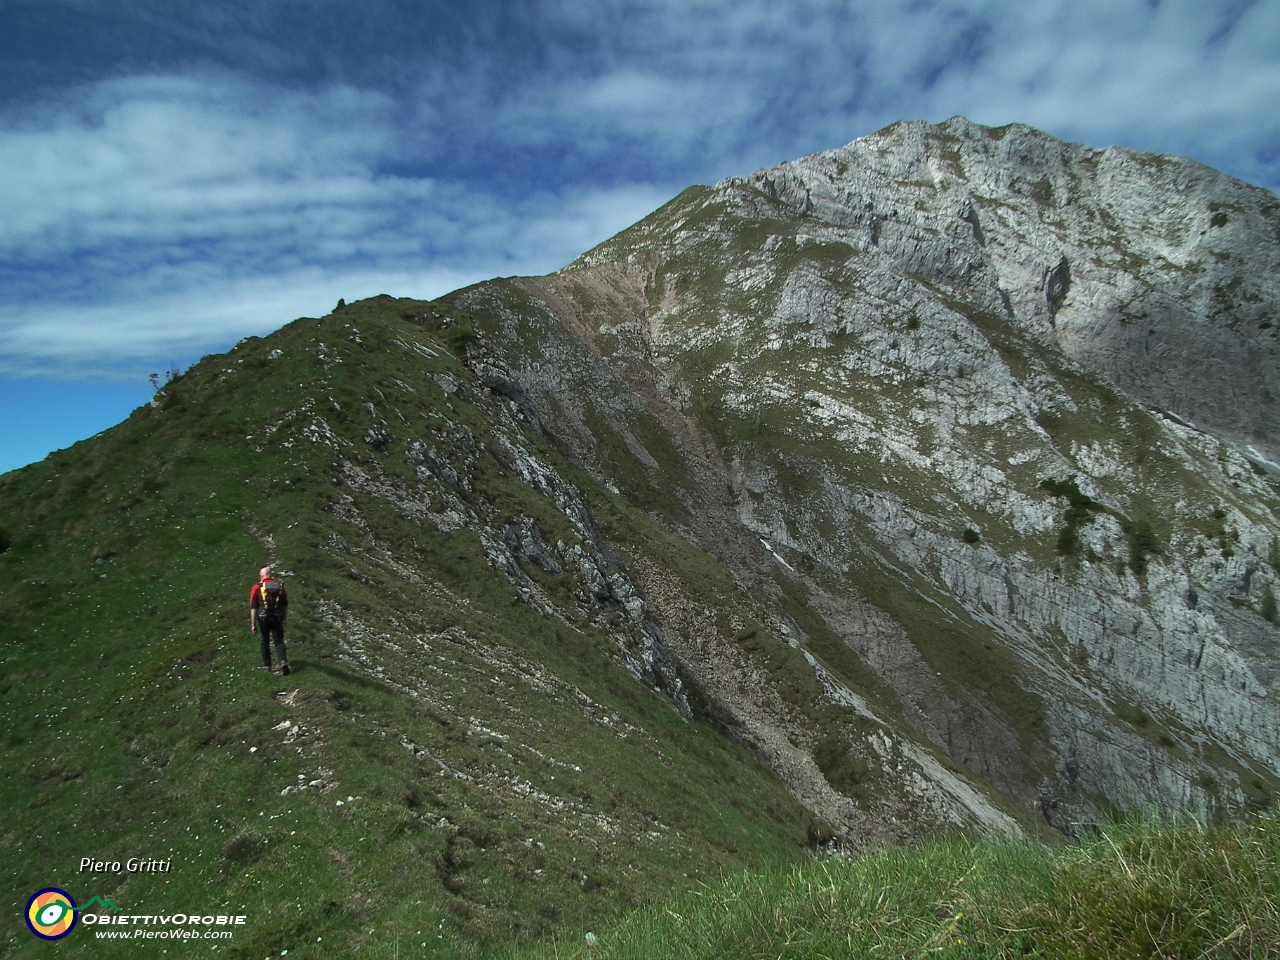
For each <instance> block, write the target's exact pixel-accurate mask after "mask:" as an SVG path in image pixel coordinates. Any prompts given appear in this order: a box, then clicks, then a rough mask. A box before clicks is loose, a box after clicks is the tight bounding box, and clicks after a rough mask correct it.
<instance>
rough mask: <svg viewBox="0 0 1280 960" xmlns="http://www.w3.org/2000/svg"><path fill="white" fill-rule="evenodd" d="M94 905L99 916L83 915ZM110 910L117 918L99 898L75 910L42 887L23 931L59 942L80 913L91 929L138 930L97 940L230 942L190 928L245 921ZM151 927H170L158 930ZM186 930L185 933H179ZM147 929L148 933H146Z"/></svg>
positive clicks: (221, 934) (65, 897) (218, 933)
mask: <svg viewBox="0 0 1280 960" xmlns="http://www.w3.org/2000/svg"><path fill="white" fill-rule="evenodd" d="M95 904H96V905H98V906H99V907H101V909H102V910H103V911H104V912H103V913H86V912H85V911H87V910H89V908H91V907H93V906H94V905H95ZM108 910H114V911H115V912H116V913H117V914H120V908H119V907H117V906H116V905H115V904H114V903H112V902H111V901H110V900H107V899H104V898H103V897H90V898H89V900H88V902H87V903H85V905H84V906H83V907H80V906H77V905H76V901H75V899H74V898H73V897H72V896H71V894H69V893H67V891H65V890H62V889H59V888H58V887H45V888H44V889H43V890H37V891H36V892H35V893H33V894H32V895H31V899H30V900H28V901H27V913H26V920H27V927H28V929H30V930H31V932H32V933H33V934H35V935H36V936H37V937H39V938H40V939H41V940H61V939H62V938H63V937H65V936H66V935H67V934H69V933H70V932H71V931H72V930H74V929H75V928H76V925H77V921H79V919H80V914H81V913H84V922H85V923H86V924H91V925H94V926H106V927H117V926H122V927H138V928H140V929H129V930H115V929H111V930H108V931H99V932H98V934H97V935H98V937H99V938H103V937H107V938H110V939H126V938H145V939H148V940H150V939H153V938H157V939H164V938H168V939H175V940H177V939H181V940H190V939H194V938H197V937H199V938H202V939H206V940H208V939H213V940H217V939H223V940H225V939H230V938H231V937H232V936H233V933H232V931H231V930H226V929H222V930H218V929H214V930H207V929H206V930H199V929H191V928H192V927H223V928H225V927H235V926H240V925H242V924H243V923H244V922H245V921H246V920H247V919H248V917H245V916H231V915H224V914H209V915H203V914H200V913H171V914H138V915H136V916H135V915H126V914H121V915H120V916H115V917H113V916H111V915H110V914H109V913H106V912H105V911H108ZM155 927H170V928H174V929H160V930H156V929H154V928H155ZM183 927H186V928H187V929H181V928H183ZM148 928H150V929H148Z"/></svg>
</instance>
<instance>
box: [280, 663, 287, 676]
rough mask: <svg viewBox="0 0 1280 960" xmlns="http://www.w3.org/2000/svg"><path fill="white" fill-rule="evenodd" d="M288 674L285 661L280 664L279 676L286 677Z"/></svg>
mask: <svg viewBox="0 0 1280 960" xmlns="http://www.w3.org/2000/svg"><path fill="white" fill-rule="evenodd" d="M288 675H289V665H288V664H287V663H282V664H280V676H282V677H287V676H288Z"/></svg>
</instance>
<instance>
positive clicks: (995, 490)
mask: <svg viewBox="0 0 1280 960" xmlns="http://www.w3.org/2000/svg"><path fill="white" fill-rule="evenodd" d="M1278 259H1280V203H1278V202H1277V200H1276V198H1275V197H1274V196H1273V195H1272V194H1270V193H1268V192H1266V191H1263V190H1259V189H1257V188H1254V187H1250V186H1248V185H1246V184H1243V183H1240V182H1238V181H1235V180H1232V179H1231V178H1229V177H1226V176H1224V175H1222V174H1219V173H1216V172H1214V171H1212V170H1208V169H1206V168H1204V167H1202V166H1200V165H1198V164H1195V163H1193V162H1191V161H1186V160H1181V159H1177V158H1170V157H1157V156H1150V155H1143V154H1134V153H1130V152H1128V151H1124V150H1120V149H1117V148H1112V149H1108V150H1105V151H1101V152H1099V151H1094V150H1090V149H1089V148H1086V147H1082V146H1079V145H1072V144H1064V143H1060V142H1058V141H1056V140H1054V139H1052V138H1050V137H1048V136H1046V135H1044V134H1041V133H1039V132H1037V131H1034V130H1031V129H1029V128H1026V127H1020V126H1012V127H1006V128H1001V129H998V130H990V129H986V128H983V127H979V126H977V125H974V124H972V123H969V122H967V121H964V120H960V119H956V120H952V121H949V122H947V123H945V124H942V125H940V126H936V127H935V126H930V125H927V124H923V123H901V124H896V125H894V126H892V127H889V128H887V129H886V130H883V131H881V132H880V133H878V134H875V135H873V136H870V137H867V138H865V139H862V140H858V141H855V142H854V143H852V144H850V145H848V146H847V147H843V148H841V149H838V150H833V151H830V152H828V153H824V154H819V155H816V156H812V157H807V158H805V159H803V160H800V161H797V162H795V163H790V164H783V165H781V166H779V167H776V168H773V169H769V170H763V171H760V172H758V173H756V174H754V175H752V176H750V177H747V178H745V179H734V180H728V181H725V182H723V183H721V184H718V185H717V186H715V187H714V188H693V189H691V190H689V191H686V193H684V194H682V195H681V196H680V197H679V198H677V199H676V200H674V201H673V202H672V203H670V204H669V205H668V206H666V207H664V208H663V209H662V210H660V211H658V212H657V213H656V214H654V215H653V216H651V217H650V218H648V219H647V220H645V221H643V222H642V223H640V224H638V225H637V226H635V227H633V228H631V229H630V230H628V231H626V232H624V233H623V234H620V235H619V236H618V237H616V238H614V239H613V240H610V241H609V242H607V243H605V244H603V245H602V246H601V247H598V248H596V249H595V250H593V251H591V252H589V253H587V254H585V255H584V256H583V257H582V258H580V259H579V260H578V261H577V262H575V263H574V264H572V265H571V266H570V267H568V268H566V269H565V270H563V271H561V272H560V273H559V274H557V275H554V276H551V277H546V278H534V279H523V280H516V281H514V282H502V283H495V284H487V285H481V286H479V287H476V288H471V289H469V290H467V291H463V292H460V293H459V294H456V295H454V296H453V297H452V298H451V301H452V302H454V303H456V304H457V305H458V306H460V307H461V308H463V309H466V310H468V311H471V312H472V313H474V315H475V316H476V318H477V321H478V329H480V330H482V331H483V332H484V337H485V339H484V345H485V346H484V349H485V350H487V351H489V352H491V353H492V354H494V355H496V356H500V357H502V358H503V360H504V362H505V363H506V364H507V366H508V371H507V376H508V378H509V380H510V382H511V383H512V384H515V385H518V389H519V390H520V391H522V393H521V396H522V397H523V398H524V402H526V403H528V404H530V405H531V406H532V407H533V408H535V409H536V410H537V411H538V415H539V416H540V417H541V422H542V425H543V427H544V429H545V431H546V432H547V434H548V436H551V437H552V438H553V439H554V440H555V441H556V442H557V443H558V444H559V445H560V448H561V449H562V450H563V451H564V452H565V453H567V454H568V455H569V456H571V457H572V458H573V459H574V460H575V461H576V462H579V463H581V464H583V465H584V466H585V467H586V468H587V469H588V470H589V471H590V472H592V473H593V474H594V475H596V476H597V477H598V478H600V479H601V480H602V481H603V482H606V483H608V484H610V485H612V486H613V487H615V488H616V489H618V490H619V491H621V492H622V493H623V494H624V495H625V496H627V497H628V498H629V499H631V500H632V502H635V503H638V504H640V505H642V506H644V507H645V508H646V509H647V510H649V512H650V513H651V514H652V515H653V516H654V517H655V518H658V519H660V520H662V521H663V522H664V523H666V525H667V526H668V527H669V528H670V529H672V530H674V531H676V532H679V533H680V534H682V535H684V536H687V537H689V538H690V539H691V540H692V541H693V542H694V543H697V544H699V545H701V546H702V547H703V548H705V549H707V550H708V551H710V552H712V553H714V554H715V555H716V556H717V557H719V558H720V559H721V560H723V561H724V562H725V563H726V564H727V565H728V566H729V567H730V568H731V569H732V570H733V571H734V573H735V575H736V576H737V578H738V579H739V581H740V582H741V583H743V584H744V585H745V586H746V588H747V589H748V590H749V591H750V592H751V593H752V595H753V596H754V597H755V598H756V599H757V601H758V602H759V603H760V604H761V605H762V607H763V609H764V610H766V611H767V612H768V616H771V617H774V618H775V620H774V621H773V622H772V624H771V625H772V626H773V628H774V631H775V633H776V635H777V636H779V637H782V638H784V639H786V640H787V641H788V642H790V643H793V644H795V645H796V646H797V647H798V649H800V650H801V651H803V652H804V653H805V654H806V655H807V656H812V657H813V658H814V659H815V667H814V669H815V670H818V671H819V672H820V674H821V671H823V670H826V671H830V676H831V677H832V678H833V680H832V682H833V683H834V684H835V685H836V687H839V685H840V684H846V685H847V686H848V688H849V691H856V693H857V694H858V695H860V696H863V697H866V698H868V701H867V702H869V703H871V704H873V706H872V707H871V712H872V713H874V714H875V715H876V717H877V721H878V722H883V723H884V724H885V725H886V729H888V728H892V729H894V730H898V731H909V733H906V735H905V739H903V740H901V743H902V744H903V745H905V744H907V743H909V742H911V739H912V737H913V736H914V737H918V738H920V739H921V740H922V741H923V742H925V743H927V744H930V745H932V746H933V747H935V748H937V749H938V750H939V751H941V752H942V754H943V755H945V757H947V758H949V759H950V760H951V761H954V762H956V763H958V764H960V765H961V766H962V769H963V770H965V771H966V772H970V773H972V774H974V775H976V777H978V778H981V779H982V780H983V781H985V782H987V783H989V784H992V785H994V786H995V787H996V788H998V789H999V790H1000V791H1001V792H1002V793H1003V794H1004V795H1006V796H1007V797H1009V798H1011V799H1013V800H1014V801H1015V802H1016V804H1017V805H1018V806H1020V807H1022V808H1023V809H1030V810H1035V811H1037V812H1038V813H1039V814H1041V815H1043V816H1044V817H1045V818H1046V819H1048V820H1049V821H1050V822H1052V823H1054V824H1055V825H1058V826H1063V827H1068V828H1069V825H1070V824H1071V823H1072V822H1073V821H1074V820H1077V819H1079V818H1087V817H1094V816H1097V815H1099V814H1100V813H1102V812H1103V811H1105V810H1107V809H1110V808H1118V809H1123V810H1139V809H1150V808H1152V807H1156V808H1161V809H1179V810H1182V809H1188V808H1190V809H1194V810H1200V811H1203V812H1209V811H1211V810H1214V809H1218V808H1219V807H1221V808H1223V809H1240V808H1242V807H1243V806H1245V805H1246V804H1248V803H1251V802H1252V803H1265V802H1269V800H1270V797H1271V796H1272V792H1273V790H1274V788H1275V784H1276V775H1277V773H1278V772H1280V724H1278V723H1277V720H1280V714H1278V711H1277V703H1276V686H1275V683H1276V666H1277V660H1276V652H1277V640H1280V633H1278V632H1277V629H1276V626H1275V623H1274V620H1275V609H1274V608H1275V604H1274V595H1275V591H1276V590H1277V589H1278V588H1277V586H1276V583H1275V581H1276V577H1277V569H1276V568H1277V564H1278V563H1280V558H1278V557H1277V547H1276V536H1277V531H1278V530H1280V523H1278V522H1277V513H1276V509H1277V503H1278V500H1277V481H1278V478H1280V468H1277V466H1276V464H1275V463H1274V460H1275V459H1276V453H1275V451H1276V438H1277V436H1280V433H1278V432H1277V416H1278V411H1277V406H1276V404H1275V403H1274V402H1273V399H1272V398H1273V396H1274V393H1275V391H1276V389H1277V384H1278V378H1280V364H1278V362H1277V344H1276V336H1277V328H1276V324H1277V323H1278V322H1280V320H1278V319H1277V316H1278V312H1277V309H1276V308H1277V302H1278V300H1280V287H1278V283H1280V281H1277V270H1276V267H1277V261H1278ZM636 576H637V582H638V583H639V584H640V585H641V586H642V588H643V591H647V592H648V594H651V595H652V596H651V597H650V605H651V607H653V608H654V611H655V614H656V615H657V616H658V619H659V622H664V623H665V624H666V625H667V626H668V627H669V629H668V634H669V636H670V637H671V643H672V649H673V653H674V655H675V659H676V662H677V663H679V664H680V665H681V666H682V667H683V668H684V669H685V670H687V671H688V672H689V673H690V675H691V677H692V679H693V680H694V682H695V683H696V684H697V685H698V686H699V687H700V688H701V689H704V690H706V691H709V692H710V693H711V694H712V695H713V696H714V697H715V698H717V699H718V701H719V702H720V703H721V704H722V705H723V707H724V709H725V711H726V712H727V713H728V714H729V715H731V716H733V717H736V718H739V719H741V720H743V722H744V723H745V728H735V729H738V730H739V733H738V735H739V736H740V737H741V738H742V739H743V740H744V742H747V743H749V744H751V745H753V746H754V747H755V749H757V750H759V751H761V753H762V755H767V756H768V757H769V760H768V762H769V763H770V764H771V765H772V766H773V767H774V769H775V770H778V771H779V772H782V771H786V770H791V769H792V768H793V767H800V766H803V759H799V760H798V759H796V758H794V757H788V756H786V755H785V754H786V751H772V752H771V749H770V747H769V746H768V743H769V742H771V739H776V736H775V735H776V734H778V733H779V732H781V731H784V730H785V731H786V734H785V737H784V738H785V739H788V740H789V741H791V742H793V743H798V747H797V749H798V750H799V753H800V754H801V755H802V756H803V757H811V756H814V755H815V754H814V749H815V748H816V746H817V745H819V744H821V743H827V740H825V739H824V738H825V737H827V736H828V735H829V734H830V732H828V733H815V732H814V728H813V726H812V723H811V722H810V719H811V718H810V719H806V720H804V721H795V722H789V721H788V720H787V719H786V718H784V716H783V714H785V711H781V710H779V711H774V712H773V713H772V714H771V715H770V719H769V720H768V721H764V720H761V719H760V718H759V716H758V712H759V701H760V697H759V696H758V693H759V691H758V690H754V689H750V690H749V692H745V693H744V692H743V689H742V685H741V683H739V682H736V681H735V680H734V679H733V678H734V677H735V675H736V674H735V670H737V669H738V668H737V667H735V666H732V665H730V662H729V661H723V662H722V661H721V660H720V659H718V658H719V657H720V656H721V655H722V654H724V653H725V652H727V651H730V650H733V649H735V648H734V644H733V639H734V638H733V636H732V635H731V634H732V631H728V632H725V631H723V630H722V631H721V632H720V633H719V634H715V632H714V631H710V632H709V633H708V634H707V636H706V637H700V638H699V639H697V640H694V639H692V636H695V635H697V634H698V631H697V622H698V621H697V611H696V609H695V608H694V607H691V605H690V604H689V603H688V602H687V600H686V599H685V598H682V597H680V596H678V595H674V594H672V593H671V592H670V591H665V590H663V588H662V582H661V575H660V571H650V572H648V573H647V574H646V572H645V571H643V570H639V571H637V574H636ZM757 616H760V615H757ZM738 646H739V647H740V644H739V645H738ZM846 652H852V653H854V654H855V655H856V656H855V657H854V658H852V659H845V654H846ZM846 695H847V692H846V691H841V692H837V691H836V689H835V688H828V689H826V690H825V691H824V693H823V694H822V695H821V696H820V698H819V699H824V698H825V702H827V703H833V704H834V703H840V702H842V701H841V698H842V697H845V696H846ZM748 717H750V718H753V720H752V722H755V723H758V724H762V725H763V726H761V728H760V732H758V733H757V732H755V731H756V728H755V727H753V726H752V725H751V723H748V722H746V719H745V718H748ZM837 726H839V724H837ZM830 735H832V736H835V737H836V740H837V741H838V742H839V743H840V744H841V748H842V749H847V750H849V751H851V753H850V754H849V755H850V756H852V757H855V758H856V760H855V762H856V763H857V764H858V765H859V769H860V770H867V769H878V770H883V771H888V772H889V773H890V774H892V773H893V772H895V767H896V762H893V763H891V762H886V761H885V760H884V758H883V757H881V756H879V755H878V754H877V753H876V751H875V747H874V744H875V740H874V738H873V737H870V736H869V735H868V734H867V733H866V731H863V730H860V729H858V728H857V727H856V725H853V726H848V727H842V728H841V729H840V731H839V732H838V734H830ZM828 749H829V746H828ZM788 776H791V777H792V779H791V780H789V779H788ZM783 778H784V781H787V782H789V783H790V782H798V780H802V779H803V777H801V776H800V775H799V774H798V773H794V772H793V773H792V774H789V775H788V774H785V773H784V774H783ZM926 779H928V778H927V777H926ZM793 792H796V795H797V796H802V797H805V796H806V795H805V794H804V791H803V789H802V788H799V787H797V788H795V790H794V791H793ZM944 792H945V791H944ZM806 803H808V804H809V805H810V806H815V804H814V803H813V801H812V799H806ZM826 813H827V815H828V816H831V811H829V810H828V811H826ZM836 819H839V818H836ZM850 822H852V821H850Z"/></svg>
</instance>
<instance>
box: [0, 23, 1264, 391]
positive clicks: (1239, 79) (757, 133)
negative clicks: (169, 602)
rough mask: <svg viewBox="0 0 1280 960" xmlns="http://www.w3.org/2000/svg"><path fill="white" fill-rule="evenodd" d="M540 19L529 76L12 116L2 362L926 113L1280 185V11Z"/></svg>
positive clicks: (69, 97)
mask: <svg viewBox="0 0 1280 960" xmlns="http://www.w3.org/2000/svg"><path fill="white" fill-rule="evenodd" d="M541 10H542V13H541V18H542V21H541V24H540V28H541V29H542V30H543V31H544V33H545V35H544V36H541V37H539V38H538V42H539V43H540V44H541V47H540V49H541V50H543V51H544V52H545V54H546V56H545V57H543V58H542V61H541V62H542V65H541V66H540V67H538V68H536V69H532V70H530V71H528V72H526V73H525V74H522V75H521V76H520V77H518V78H516V79H515V80H514V81H513V80H512V79H511V78H510V77H508V76H507V75H506V74H504V73H503V69H504V65H503V64H502V63H499V62H498V59H497V57H498V56H499V55H495V60H494V61H493V62H488V61H486V60H484V59H483V50H482V49H480V48H477V50H476V56H475V58H474V60H473V61H472V62H471V63H470V65H469V66H467V67H465V68H463V69H461V70H460V69H459V68H458V67H457V66H456V64H455V65H454V66H451V67H448V68H445V67H440V68H438V69H437V70H436V72H435V73H434V74H431V75H426V76H425V79H423V80H422V81H421V83H420V84H419V86H418V87H417V88H416V94H415V96H414V97H413V98H407V99H406V98H404V97H403V96H401V93H396V92H391V93H388V92H378V91H369V90H356V89H352V88H350V87H344V86H330V87H324V88H320V89H310V90H307V89H296V90H282V89H280V88H278V87H275V86H269V85H264V84H262V83H257V82H255V81H253V80H252V79H251V78H247V77H245V78H241V79H230V78H228V77H227V76H219V77H212V76H208V75H202V76H186V77H176V76H165V77H135V78H131V79H116V80H110V81H104V82H101V83H98V84H96V85H92V86H90V87H87V88H85V89H82V90H79V91H75V92H72V93H70V94H66V95H64V96H63V97H62V98H61V99H59V100H56V101H51V102H46V103H42V104H35V105H28V106H27V108H25V110H24V111H23V112H21V113H17V112H11V113H9V114H7V115H3V116H0V170H3V172H4V176H3V177H0V285H3V287H4V289H5V290H6V298H5V299H4V300H3V301H0V376H2V375H6V374H7V375H16V374H20V373H31V372H34V371H43V372H46V373H47V372H49V371H50V368H56V369H55V372H57V373H59V374H67V373H68V372H72V371H77V372H83V371H85V370H87V369H90V368H94V369H99V370H101V369H115V370H120V371H130V372H131V373H135V374H136V371H137V370H139V369H147V368H154V366H156V365H157V363H158V364H160V365H163V363H164V362H166V361H168V360H170V359H177V360H185V359H190V358H191V357H192V355H193V354H194V353H198V352H202V351H205V350H212V349H219V348H225V347H226V346H228V345H229V344H230V343H231V342H233V341H234V340H235V339H237V338H238V337H239V336H243V335H244V334H245V333H249V332H263V331H265V330H266V329H269V328H270V327H272V326H275V325H278V324H279V323H281V322H283V321H285V320H288V319H290V318H291V317H293V316H296V315H297V314H299V313H321V312H324V311H327V310H328V309H329V307H330V306H331V305H332V303H333V302H334V301H335V300H336V299H337V298H338V297H340V296H341V297H345V298H347V299H349V300H350V299H354V298H356V297H358V296H362V295H365V294H372V293H378V292H387V293H392V294H398V295H400V294H403V295H414V296H428V295H434V294H438V293H441V292H444V290H445V289H446V288H447V287H449V286H451V285H456V284H461V283H464V282H471V281H474V280H479V279H483V278H485V277H487V276H492V275H495V274H512V273H537V272H545V271H547V270H551V269H554V268H556V267H559V266H561V265H563V264H564V263H566V262H568V261H569V260H571V259H573V257H574V256H576V255H577V254H578V253H580V252H582V251H583V250H585V249H587V248H588V247H590V246H592V245H593V244H595V243H597V242H599V241H601V240H603V239H605V238H606V237H607V236H609V235H610V234H612V233H613V232H616V231H617V230H618V229H621V228H622V227H624V226H626V225H627V224H628V223H630V222H633V221H634V220H636V219H638V218H639V217H641V216H643V215H644V214H645V213H647V212H648V211H649V210H651V209H653V208H654V207H656V206H658V205H659V204H660V203H661V202H663V201H664V200H666V199H667V198H668V197H670V196H672V195H674V194H675V193H676V192H678V191H679V190H680V189H681V188H683V187H684V186H686V185H688V184H689V183H691V182H698V181H701V182H707V181H712V180H715V179H718V178H720V177H722V176H726V175H731V174H744V173H748V172H750V170H752V169H754V168H755V167H757V166H760V165H764V164H771V163H776V162H778V161H779V160H782V159H787V158H790V157H794V156H798V155H800V154H802V153H806V152H810V151H814V150H820V149H826V148H830V147H834V146H838V145H840V144H842V143H845V142H847V141H848V140H850V139H852V138H854V137H855V136H858V135H862V134H865V133H868V132H870V131H871V130H873V129H876V128H877V127H879V126H882V125H884V124H886V123H889V122H892V121H894V120H897V119H901V118H903V117H908V118H913V117H922V118H925V119H931V120H942V119H945V118H946V117H949V116H952V115H955V114H962V115H966V116H969V117H971V118H972V119H975V120H977V121H979V122H984V123H991V124H1003V123H1007V122H1011V121H1020V122H1024V123H1029V124H1031V125H1033V126H1037V127H1040V128H1041V129H1044V130H1046V131H1048V132H1050V133H1053V134H1055V135H1057V136H1061V137H1064V138H1068V139H1077V140H1082V141H1084V142H1086V143H1090V144H1092V145H1094V146H1107V145H1109V144H1111V143H1119V144H1121V145H1124V146H1128V147H1132V148H1135V149H1144V150H1156V151H1164V152H1174V153H1181V154H1184V155H1189V156H1193V157H1196V158H1197V159H1200V160H1202V161H1204V162H1207V163H1210V164H1213V165H1215V166H1219V167H1221V168H1223V169H1226V170H1228V171H1229V172H1232V173H1235V174H1236V175H1240V176H1245V177H1247V178H1249V179H1252V180H1254V181H1255V182H1261V183H1264V184H1267V185H1270V186H1273V187H1274V186H1275V185H1277V184H1280V114H1277V112H1276V111H1275V109H1274V104H1275V103H1276V102H1277V101H1278V100H1280V0H1260V2H1257V3H1254V4H1252V5H1247V4H1246V5H1241V4H1239V3H1234V2H1232V3H1204V2H1194V0H1162V2H1160V3H1157V4H1151V3H1147V2H1145V0H1107V2H1103V0H1077V2H1072V3H1067V2H1046V0H1040V2H1033V0H1026V2H1014V0H972V2H966V0H922V2H914V3H910V4H889V3H883V2H879V0H876V2H872V0H850V2H838V0H831V2H822V0H812V2H806V0H796V2H794V3H785V4H779V3H777V2H774V0H769V2H765V0H743V2H737V3H713V2H698V3H687V2H676V0H665V2H652V3H647V4H646V3H636V2H634V0H626V2H622V0H618V2H616V3H612V4H609V3H604V4H599V5H592V6H590V7H587V6H583V5H581V4H570V3H568V2H567V0H566V2H559V3H549V4H545V5H544V6H543V7H542V8H541ZM1236 14H1238V17H1236V19H1234V20H1233V19H1232V17H1235V16H1236ZM1226 26H1230V29H1229V30H1226V31H1225V32H1224V28H1225V27H1226ZM508 39H509V40H510V42H511V43H512V44H517V43H519V42H520V40H519V38H508ZM535 59H536V58H535ZM389 69H390V68H389Z"/></svg>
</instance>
